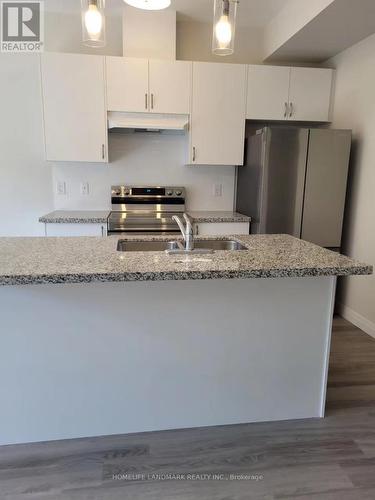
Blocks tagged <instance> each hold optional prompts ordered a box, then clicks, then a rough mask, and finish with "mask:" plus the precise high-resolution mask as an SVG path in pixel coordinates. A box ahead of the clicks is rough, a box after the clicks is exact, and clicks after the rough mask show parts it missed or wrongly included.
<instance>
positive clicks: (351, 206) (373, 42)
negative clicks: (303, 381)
mask: <svg viewBox="0 0 375 500" xmlns="http://www.w3.org/2000/svg"><path fill="white" fill-rule="evenodd" d="M328 63H330V64H333V66H334V67H336V68H337V76H336V91H335V100H334V115H333V124H332V126H333V127H342V128H351V129H353V140H354V142H353V152H352V159H351V167H350V168H351V178H350V186H351V188H350V192H349V199H348V206H347V210H346V220H345V236H344V250H345V253H347V254H348V255H350V256H351V257H354V258H356V259H359V260H362V261H365V262H368V263H370V264H375V99H374V89H375V35H372V36H370V37H369V38H367V39H365V40H363V41H362V42H360V43H358V44H356V45H354V46H353V47H351V48H349V49H347V50H345V51H344V52H342V53H341V54H339V55H338V56H336V57H335V58H333V59H332V60H330V61H328ZM339 301H340V302H341V303H342V305H343V308H342V312H343V314H344V315H345V316H346V317H347V319H349V320H350V321H352V322H353V323H355V324H357V325H358V326H360V327H361V328H363V329H365V330H366V331H367V332H368V333H372V334H373V335H374V336H375V277H374V276H369V277H363V278H361V279H358V278H355V277H351V278H346V279H345V280H344V281H343V284H342V286H341V289H340V290H339Z"/></svg>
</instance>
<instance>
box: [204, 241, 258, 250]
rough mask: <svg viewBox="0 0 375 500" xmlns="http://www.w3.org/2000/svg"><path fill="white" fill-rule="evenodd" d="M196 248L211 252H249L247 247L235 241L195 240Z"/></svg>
mask: <svg viewBox="0 0 375 500" xmlns="http://www.w3.org/2000/svg"><path fill="white" fill-rule="evenodd" d="M194 247H195V248H208V249H210V250H248V248H247V247H245V246H244V245H242V243H239V242H238V241H235V240H201V239H196V240H194Z"/></svg>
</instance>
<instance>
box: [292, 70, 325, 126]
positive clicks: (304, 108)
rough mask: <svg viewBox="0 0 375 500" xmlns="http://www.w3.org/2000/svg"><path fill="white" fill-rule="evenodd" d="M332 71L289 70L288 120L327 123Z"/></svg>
mask: <svg viewBox="0 0 375 500" xmlns="http://www.w3.org/2000/svg"><path fill="white" fill-rule="evenodd" d="M332 78H333V70H331V69H321V68H291V73H290V91H289V102H290V116H289V119H290V120H296V121H309V122H311V121H317V122H327V121H329V119H330V116H329V115H330V100H331V89H332Z"/></svg>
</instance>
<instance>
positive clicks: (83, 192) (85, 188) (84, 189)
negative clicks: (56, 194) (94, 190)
mask: <svg viewBox="0 0 375 500" xmlns="http://www.w3.org/2000/svg"><path fill="white" fill-rule="evenodd" d="M89 194H90V185H89V183H88V182H82V183H81V195H82V196H88V195H89Z"/></svg>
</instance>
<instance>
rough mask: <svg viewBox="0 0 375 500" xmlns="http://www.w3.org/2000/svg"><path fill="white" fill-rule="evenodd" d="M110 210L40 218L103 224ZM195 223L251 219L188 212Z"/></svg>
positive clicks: (49, 221) (47, 221)
mask: <svg viewBox="0 0 375 500" xmlns="http://www.w3.org/2000/svg"><path fill="white" fill-rule="evenodd" d="M109 213H110V212H109V210H99V211H94V210H56V211H54V212H51V213H49V214H47V215H43V217H40V219H39V222H43V223H45V224H102V223H104V224H105V223H106V222H107V218H108V216H109ZM187 214H188V215H189V216H190V217H191V218H192V219H193V222H196V223H199V222H249V221H250V217H247V216H246V215H242V214H239V213H238V212H223V211H194V210H191V211H189V210H188V211H187Z"/></svg>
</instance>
